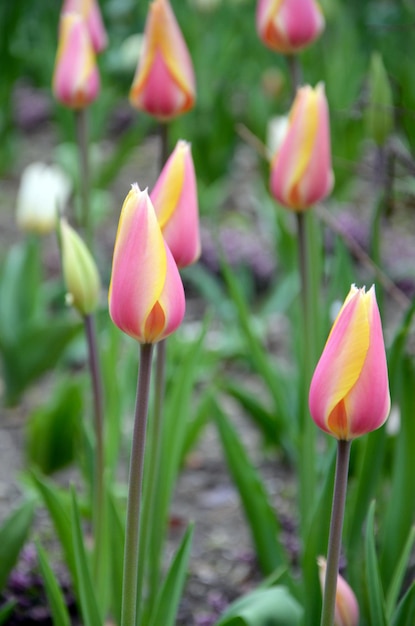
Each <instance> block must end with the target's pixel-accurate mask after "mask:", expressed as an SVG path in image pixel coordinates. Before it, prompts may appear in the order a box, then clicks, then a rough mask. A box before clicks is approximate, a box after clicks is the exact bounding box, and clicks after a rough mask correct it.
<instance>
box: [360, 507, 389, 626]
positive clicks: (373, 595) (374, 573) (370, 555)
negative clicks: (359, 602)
mask: <svg viewBox="0 0 415 626" xmlns="http://www.w3.org/2000/svg"><path fill="white" fill-rule="evenodd" d="M365 557H366V585H367V591H368V601H369V614H370V623H371V624H376V626H387V622H386V616H385V599H384V595H383V589H382V583H381V580H380V575H379V565H378V559H377V556H376V544H375V503H374V502H372V504H371V505H370V508H369V513H368V516H367V524H366V542H365Z"/></svg>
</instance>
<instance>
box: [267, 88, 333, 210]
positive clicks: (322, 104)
mask: <svg viewBox="0 0 415 626" xmlns="http://www.w3.org/2000/svg"><path fill="white" fill-rule="evenodd" d="M333 180H334V177H333V171H332V169H331V151H330V129H329V114H328V107H327V100H326V96H325V93H324V86H323V85H322V83H319V84H318V85H317V87H316V88H315V89H313V88H312V87H309V86H305V87H301V88H300V89H299V90H298V91H297V96H296V98H295V100H294V104H293V106H292V109H291V111H290V115H289V121H288V124H287V127H286V133H285V136H284V137H283V138H280V145H279V148H278V149H277V152H276V154H275V155H274V157H273V159H272V162H271V193H272V195H273V196H274V198H275V199H276V200H277V201H278V202H280V203H281V204H283V205H284V206H286V207H288V208H289V209H292V210H294V211H303V210H305V209H307V208H309V207H310V206H311V205H313V204H315V203H316V202H319V201H320V200H323V198H325V197H326V196H327V195H328V194H329V193H330V191H331V189H332V187H333Z"/></svg>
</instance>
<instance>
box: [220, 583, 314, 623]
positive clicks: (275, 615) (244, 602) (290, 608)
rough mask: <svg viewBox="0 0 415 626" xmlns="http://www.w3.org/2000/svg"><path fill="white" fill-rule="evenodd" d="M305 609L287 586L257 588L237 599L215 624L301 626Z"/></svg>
mask: <svg viewBox="0 0 415 626" xmlns="http://www.w3.org/2000/svg"><path fill="white" fill-rule="evenodd" d="M302 618H303V609H302V607H301V606H300V605H299V604H298V602H297V601H296V600H295V599H294V598H293V597H292V596H291V595H290V594H289V592H288V590H287V589H286V588H285V587H271V588H270V589H256V590H255V591H252V592H251V593H249V594H247V595H246V596H243V597H242V598H239V599H238V600H236V601H235V602H234V603H233V604H232V605H231V606H230V607H229V608H228V609H227V610H226V612H225V614H224V615H223V616H222V617H221V619H220V620H219V621H218V622H217V623H216V625H215V626H300V624H301V623H302Z"/></svg>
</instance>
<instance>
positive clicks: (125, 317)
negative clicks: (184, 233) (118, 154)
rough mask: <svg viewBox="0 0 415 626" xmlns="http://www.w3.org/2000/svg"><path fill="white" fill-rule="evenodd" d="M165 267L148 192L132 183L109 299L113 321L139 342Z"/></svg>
mask: <svg viewBox="0 0 415 626" xmlns="http://www.w3.org/2000/svg"><path fill="white" fill-rule="evenodd" d="M166 266H167V255H166V248H165V245H164V241H163V236H162V234H161V231H160V227H159V225H158V223H157V218H156V215H155V213H154V211H153V208H152V207H151V204H150V200H149V198H148V195H147V192H146V191H145V192H140V190H139V189H138V186H136V185H133V188H132V189H131V191H130V193H129V194H128V196H127V198H126V200H125V202H124V204H123V207H122V210H121V216H120V222H119V225H118V231H117V237H116V241H115V248H114V258H113V267H112V277H111V284H110V290H109V301H110V315H111V318H112V320H113V321H114V323H115V324H116V325H117V326H119V327H120V328H121V329H122V330H123V331H124V332H126V333H127V334H128V335H131V336H132V337H135V338H136V339H137V340H139V341H140V340H141V339H142V337H143V336H144V335H145V325H146V320H147V318H148V316H149V314H150V312H151V311H152V309H153V307H154V305H155V304H156V302H157V301H158V300H159V297H160V295H161V293H162V291H163V287H164V283H165V280H166Z"/></svg>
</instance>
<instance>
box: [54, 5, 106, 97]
mask: <svg viewBox="0 0 415 626" xmlns="http://www.w3.org/2000/svg"><path fill="white" fill-rule="evenodd" d="M52 88H53V93H54V95H55V97H56V99H57V100H59V102H61V103H62V104H64V105H66V106H68V107H70V108H72V109H82V108H84V107H85V106H87V105H88V104H91V102H93V101H94V100H95V99H96V97H97V96H98V93H99V88H100V79H99V73H98V68H97V64H96V59H95V52H94V49H93V47H92V43H91V39H90V36H89V33H88V29H87V26H86V23H85V21H84V19H83V17H82V16H81V15H80V14H79V13H63V14H62V17H61V21H60V28H59V45H58V51H57V55H56V61H55V69H54V73H53V84H52Z"/></svg>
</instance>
